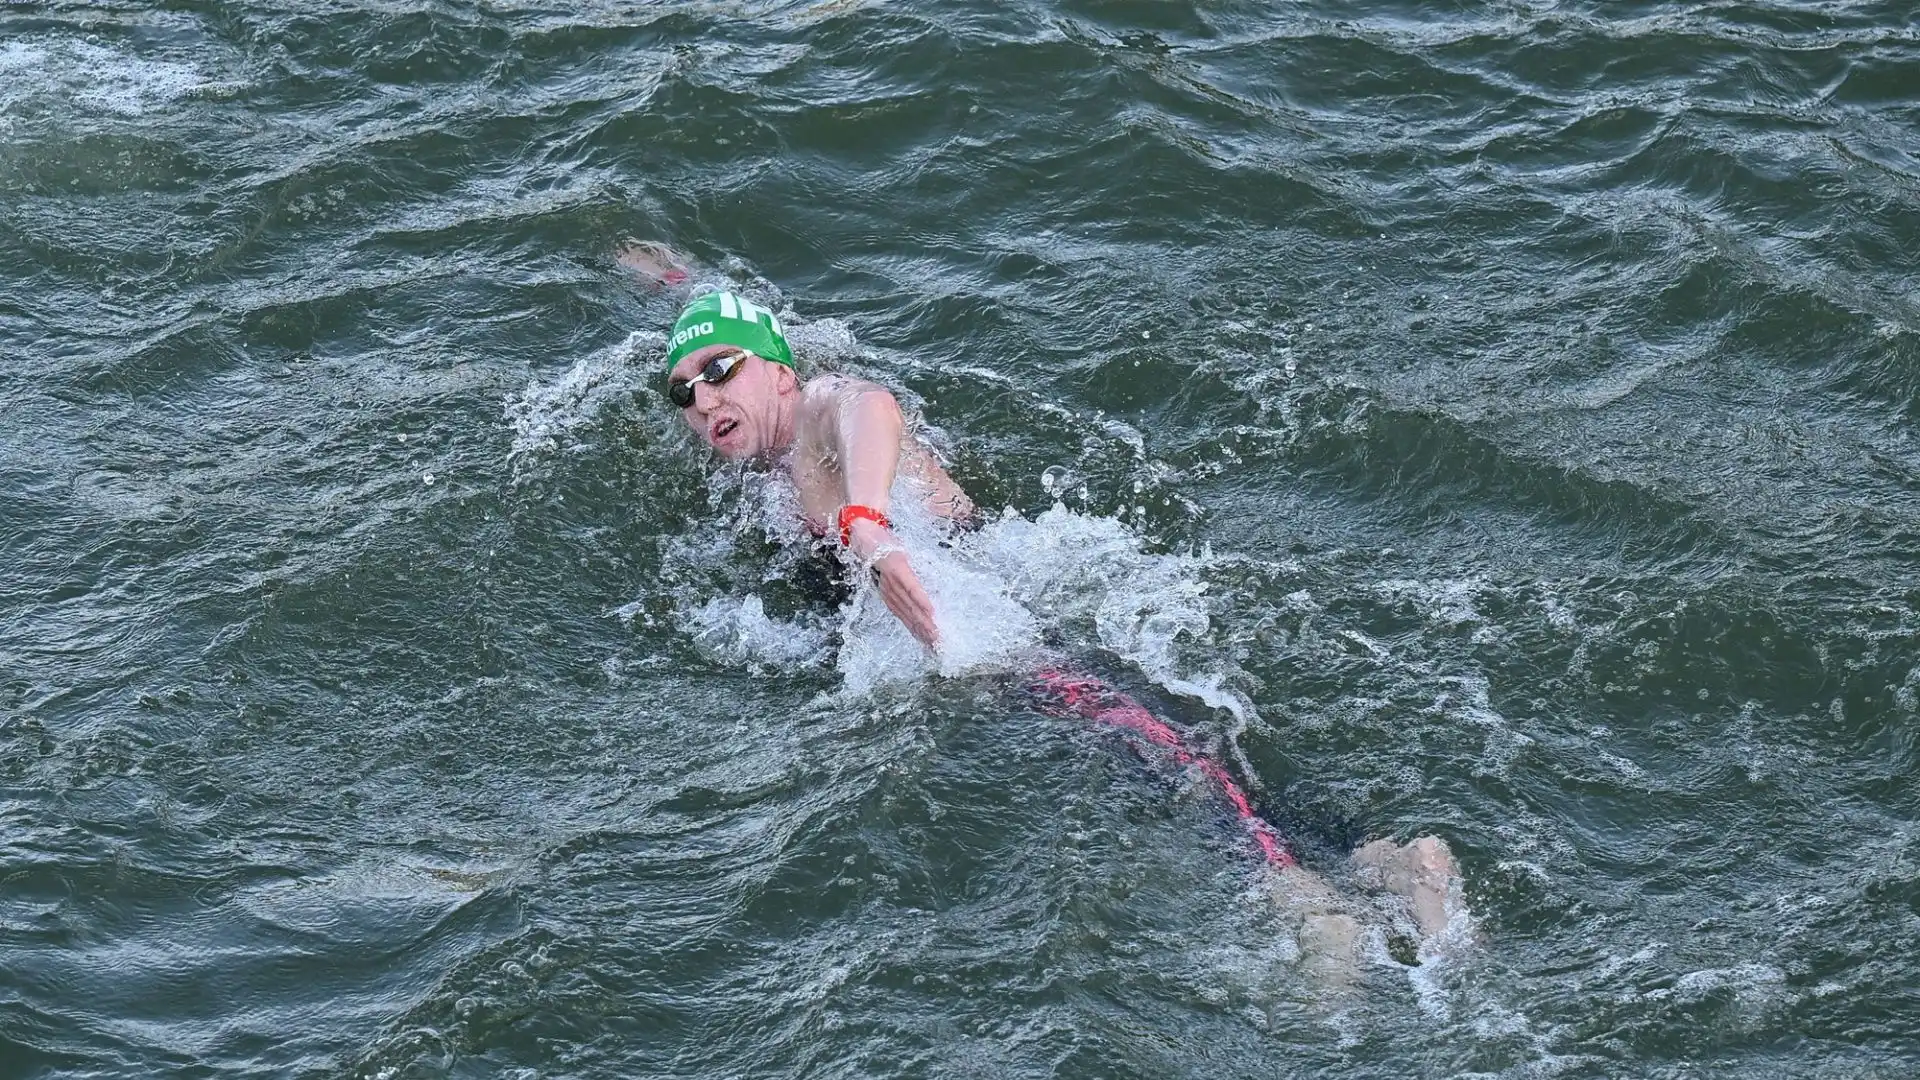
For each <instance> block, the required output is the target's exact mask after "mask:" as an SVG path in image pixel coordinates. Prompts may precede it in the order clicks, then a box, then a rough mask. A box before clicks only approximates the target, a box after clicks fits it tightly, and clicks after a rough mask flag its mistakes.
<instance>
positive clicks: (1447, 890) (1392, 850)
mask: <svg viewBox="0 0 1920 1080" xmlns="http://www.w3.org/2000/svg"><path fill="white" fill-rule="evenodd" d="M1353 862H1354V865H1355V866H1358V867H1360V868H1361V869H1362V870H1365V871H1371V872H1372V873H1374V874H1377V875H1378V876H1379V881H1380V884H1381V885H1382V886H1383V887H1384V888H1386V889H1387V890H1388V891H1389V892H1395V893H1399V894H1400V895H1401V896H1404V897H1406V898H1407V902H1408V903H1409V904H1410V905H1412V907H1413V921H1414V924H1415V925H1416V926H1418V927H1419V928H1420V933H1421V935H1422V936H1423V937H1426V938H1429V939H1431V938H1433V937H1435V936H1437V935H1438V934H1439V933H1440V932H1441V931H1442V930H1445V929H1446V928H1447V920H1448V918H1449V916H1450V914H1451V911H1450V909H1451V908H1454V907H1457V906H1458V905H1459V903H1460V900H1461V897H1460V873H1459V871H1458V870H1457V869H1456V868H1455V867H1454V862H1453V851H1452V849H1450V848H1448V847H1447V842H1446V841H1445V840H1442V839H1440V838H1439V837H1437V836H1422V837H1420V838H1418V839H1416V840H1413V841H1410V842H1409V843H1406V844H1396V843H1394V842H1393V841H1391V840H1373V841H1370V842H1368V843H1367V844H1365V845H1363V846H1362V847H1361V848H1360V850H1358V851H1356V852H1354V853H1353Z"/></svg>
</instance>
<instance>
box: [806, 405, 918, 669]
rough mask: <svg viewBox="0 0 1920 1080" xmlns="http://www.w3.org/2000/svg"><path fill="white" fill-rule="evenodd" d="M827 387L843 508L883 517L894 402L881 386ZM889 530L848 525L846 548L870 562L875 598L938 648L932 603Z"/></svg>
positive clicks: (894, 465) (894, 449)
mask: <svg viewBox="0 0 1920 1080" xmlns="http://www.w3.org/2000/svg"><path fill="white" fill-rule="evenodd" d="M842 381H843V383H844V385H843V386H836V387H834V388H833V391H834V393H833V400H834V408H833V409H832V410H831V413H832V415H831V422H832V423H833V425H834V432H833V439H832V440H831V441H832V445H833V446H834V448H835V449H836V450H838V452H839V455H840V475H841V480H842V483H843V484H844V494H845V499H844V502H843V503H842V505H844V506H868V507H872V508H873V509H875V510H878V511H880V512H881V513H882V514H884V513H886V512H887V502H888V496H889V493H890V492H891V491H892V490H893V476H894V472H895V471H896V470H897V469H898V468H899V465H900V438H901V435H902V433H903V432H904V431H905V430H906V421H905V420H904V418H902V416H901V415H900V403H899V402H898V401H896V400H894V397H893V394H892V393H890V392H888V391H887V390H886V389H885V388H884V387H881V386H877V385H875V384H873V383H869V382H861V381H859V380H854V379H845V380H842ZM892 541H893V531H892V530H891V529H889V528H887V527H886V526H884V525H881V524H880V523H879V522H877V521H873V520H871V519H869V518H864V517H862V518H858V519H856V520H853V521H852V522H850V523H849V529H848V533H847V546H848V547H849V548H850V549H851V550H852V552H853V554H855V555H857V556H858V557H859V558H861V559H862V560H864V561H867V562H870V563H871V564H872V566H873V569H874V572H875V575H876V576H877V577H878V579H879V582H880V598H881V600H883V601H885V602H886V605H887V610H889V611H891V612H893V614H894V616H895V617H897V618H898V619H899V620H900V621H901V623H903V624H904V625H905V626H906V628H907V629H908V630H909V631H910V632H912V634H913V636H914V637H916V638H919V639H920V642H921V643H922V644H924V645H926V646H927V647H928V648H932V647H933V646H935V645H937V644H939V641H940V629H939V626H938V624H937V623H936V622H935V621H934V613H933V600H932V599H931V598H929V597H928V596H927V590H926V589H925V587H923V586H922V585H921V584H920V577H919V575H918V574H915V573H914V571H913V565H912V564H911V563H910V562H908V560H907V553H906V552H905V551H904V550H902V549H901V548H899V547H897V546H895V545H894V544H893V543H892Z"/></svg>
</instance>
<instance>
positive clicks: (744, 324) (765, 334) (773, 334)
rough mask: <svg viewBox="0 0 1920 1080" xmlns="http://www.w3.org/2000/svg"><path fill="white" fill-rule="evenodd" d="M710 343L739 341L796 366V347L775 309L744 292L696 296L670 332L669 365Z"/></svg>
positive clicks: (760, 353) (767, 356)
mask: <svg viewBox="0 0 1920 1080" xmlns="http://www.w3.org/2000/svg"><path fill="white" fill-rule="evenodd" d="M708 345H735V346H738V347H740V348H742V349H746V350H747V351H748V352H751V353H753V354H754V355H755V356H760V357H764V358H765V359H768V360H771V361H773V362H774V363H776V364H785V365H787V366H788V367H792V366H793V350H792V349H789V348H788V347H787V338H786V335H785V333H783V332H782V331H781V329H780V320H779V319H776V318H774V317H773V312H771V311H768V310H767V309H766V308H763V307H761V306H760V305H758V304H756V303H754V302H753V301H751V300H749V299H747V298H746V297H744V296H740V295H738V294H735V293H730V292H711V293H708V294H706V295H705V296H696V297H694V298H693V301H692V302H691V303H689V304H688V305H687V306H686V307H684V308H681V309H680V317H679V318H678V319H675V320H674V321H673V333H671V334H669V335H667V367H668V369H672V367H673V365H675V364H677V363H679V362H680V358H681V357H683V356H685V355H687V354H688V353H690V352H692V351H693V350H695V349H704V348H706V347H707V346H708Z"/></svg>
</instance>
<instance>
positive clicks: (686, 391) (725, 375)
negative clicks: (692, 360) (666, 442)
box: [667, 349, 753, 409]
mask: <svg viewBox="0 0 1920 1080" xmlns="http://www.w3.org/2000/svg"><path fill="white" fill-rule="evenodd" d="M752 355H753V354H752V353H750V352H747V351H746V350H744V349H742V350H740V351H738V352H729V353H721V354H720V355H718V356H715V357H713V358H712V359H710V360H708V361H707V366H706V367H703V368H701V369H700V374H698V375H695V376H694V377H693V378H691V379H669V380H667V400H668V401H671V402H673V404H674V407H675V408H680V409H685V408H688V407H690V406H692V405H693V384H694V383H706V384H707V385H708V386H719V385H720V384H721V383H723V382H726V381H727V380H728V379H731V378H733V377H734V376H735V375H738V374H740V368H741V366H742V365H744V364H745V363H746V362H747V357H749V356H752Z"/></svg>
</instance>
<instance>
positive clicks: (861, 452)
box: [834, 380, 906, 513]
mask: <svg viewBox="0 0 1920 1080" xmlns="http://www.w3.org/2000/svg"><path fill="white" fill-rule="evenodd" d="M848 382H849V383H850V384H851V385H850V386H849V387H848V389H847V390H845V391H843V392H842V393H841V395H840V398H839V403H838V404H839V407H838V408H837V409H835V410H834V412H835V417H834V419H835V421H836V423H835V429H836V430H835V433H834V434H835V438H834V443H835V447H836V449H838V450H839V451H840V472H841V475H842V477H843V478H844V483H845V485H846V499H845V505H848V506H871V507H873V508H874V509H875V510H878V511H880V512H881V513H886V511H887V500H888V498H889V496H890V494H891V492H892V491H893V475H894V472H895V470H897V469H898V468H899V465H900V436H901V433H902V432H903V431H905V430H906V421H905V420H904V419H903V418H902V417H901V415H900V403H899V402H897V401H895V400H894V397H893V395H892V394H891V393H889V392H888V391H887V390H886V389H885V388H884V387H880V386H875V385H874V384H872V383H859V382H853V381H852V380H848Z"/></svg>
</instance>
